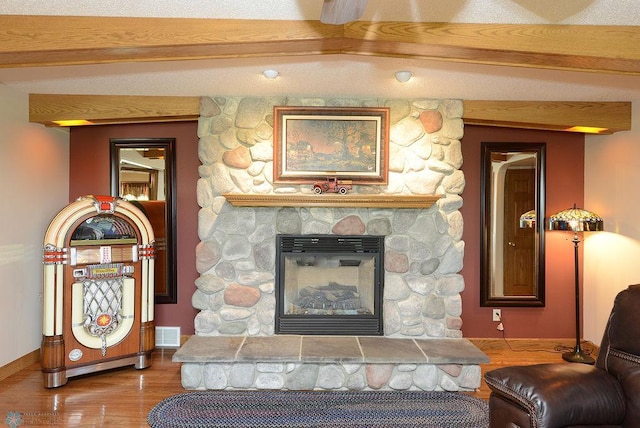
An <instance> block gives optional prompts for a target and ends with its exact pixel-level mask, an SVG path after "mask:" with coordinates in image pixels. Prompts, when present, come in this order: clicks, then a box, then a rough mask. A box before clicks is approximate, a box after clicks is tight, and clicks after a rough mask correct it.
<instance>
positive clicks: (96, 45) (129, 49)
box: [0, 15, 640, 74]
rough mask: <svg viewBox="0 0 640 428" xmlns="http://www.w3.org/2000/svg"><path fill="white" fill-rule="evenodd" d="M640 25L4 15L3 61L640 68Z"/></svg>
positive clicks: (0, 33)
mask: <svg viewBox="0 0 640 428" xmlns="http://www.w3.org/2000/svg"><path fill="white" fill-rule="evenodd" d="M637 46H640V26H594V25H521V24H455V23H416V22H365V21H356V22H351V23H347V24H345V25H328V24H322V23H321V22H319V21H270V20H229V19H194V18H179V19H178V18H126V17H69V16H31V15H29V16H16V15H3V16H0V67H35V66H46V65H72V64H100V63H114V62H140V61H175V60H188V59H215V58H238V57H264V56H269V57H273V56H296V55H323V54H336V53H338V54H339V53H343V54H350V55H375V56H388V57H411V58H428V59H438V60H444V61H462V62H468V63H479V64H493V65H504V66H518V67H528V68H547V69H559V70H581V71H593V72H606V73H620V74H640V49H638V48H637Z"/></svg>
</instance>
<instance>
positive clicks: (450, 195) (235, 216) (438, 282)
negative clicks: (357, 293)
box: [175, 97, 481, 389]
mask: <svg viewBox="0 0 640 428" xmlns="http://www.w3.org/2000/svg"><path fill="white" fill-rule="evenodd" d="M276 105H279V106H285V105H288V106H335V107H349V106H351V107H368V106H369V107H381V106H383V107H389V108H390V144H389V150H388V156H389V166H388V168H389V181H388V184H386V185H354V188H353V190H352V192H351V193H350V194H353V195H360V196H368V197H369V200H373V201H375V200H376V198H380V199H383V198H385V197H389V196H411V197H414V198H416V199H417V200H420V199H421V198H425V199H427V198H429V197H433V195H438V196H439V197H438V198H434V199H437V202H436V203H435V204H433V205H432V206H430V207H428V208H415V207H407V206H403V205H402V204H400V205H394V202H391V203H386V204H383V205H380V206H376V205H375V203H373V204H369V205H367V206H366V207H362V206H359V205H357V204H351V205H350V204H343V205H341V204H337V205H336V206H331V207H324V206H314V204H313V203H309V204H304V203H302V204H294V205H293V206H291V205H285V204H283V206H278V204H277V203H275V204H274V203H273V201H272V200H269V197H272V196H273V197H281V198H284V199H285V200H286V199H287V197H288V196H291V197H292V198H295V197H298V196H300V195H302V196H305V195H307V196H309V197H313V190H312V188H311V186H310V185H308V184H307V185H305V184H293V185H277V184H274V183H273V174H272V171H273V145H272V144H273V143H272V139H273V127H272V125H273V107H274V106H276ZM461 117H462V102H461V101H458V100H431V99H398V100H396V99H391V100H377V99H376V100H371V99H367V100H356V99H339V100H335V99H331V100H329V99H318V98H313V99H306V98H284V97H282V98H236V97H204V98H202V99H201V118H200V121H199V130H198V132H199V137H200V142H199V157H200V160H201V162H202V165H201V166H200V170H199V172H200V177H201V178H200V180H199V181H198V189H197V193H198V204H199V205H200V206H201V210H200V212H199V218H198V233H199V237H200V240H201V242H200V243H199V244H198V246H197V248H196V256H197V269H198V272H199V273H200V277H199V278H198V279H197V281H196V286H197V290H196V292H195V293H194V295H193V298H192V303H193V306H194V307H195V308H196V309H199V310H200V312H199V313H198V315H197V316H196V318H195V321H194V322H195V330H196V336H194V337H193V338H192V339H194V343H198V345H197V346H198V347H200V346H205V345H204V343H207V341H206V339H207V338H211V339H215V338H217V341H216V345H215V346H216V347H222V348H225V347H227V346H228V347H229V348H230V349H229V352H228V354H225V356H221V355H217V357H209V358H208V357H206V356H205V355H203V354H202V352H205V351H203V350H202V349H200V348H198V350H197V351H193V352H194V353H195V354H197V355H195V356H194V355H187V354H188V352H189V351H187V350H185V352H184V353H181V354H177V355H178V356H177V357H175V358H177V360H178V361H182V362H184V363H185V364H184V365H183V385H185V387H187V388H202V387H206V388H209V387H211V385H212V384H215V387H216V388H218V387H226V386H228V385H232V384H233V381H232V380H231V378H232V377H233V375H232V372H233V371H234V367H235V366H233V364H232V361H231V360H233V361H235V359H237V358H239V356H242V355H243V352H244V351H243V349H247V347H248V349H250V350H253V351H254V352H255V354H254V353H253V352H252V353H251V355H253V356H255V358H266V359H267V360H268V361H262V360H254V359H252V358H253V357H246V358H248V359H249V360H251V361H253V362H255V364H256V365H254V366H253V369H254V371H256V372H259V368H258V367H262V368H263V369H265V370H267V372H268V373H270V374H269V375H268V376H267V377H269V376H271V377H269V378H270V379H275V378H276V377H277V376H276V375H274V374H273V372H271V370H272V369H273V370H276V371H277V372H278V373H281V374H280V375H279V376H281V377H286V376H285V374H286V373H290V374H295V373H298V370H303V371H304V370H308V369H309V367H307V366H306V365H305V364H316V363H318V362H320V363H321V364H339V365H340V370H341V371H342V374H341V375H336V376H337V378H340V379H343V381H344V382H333V381H331V382H328V384H331V385H333V384H334V383H336V384H339V386H336V387H338V388H345V387H349V386H347V385H346V384H345V382H346V383H350V382H355V381H353V380H348V379H352V377H353V376H356V374H358V373H360V374H358V376H365V375H364V374H362V372H361V371H359V370H360V369H358V368H357V367H355V366H354V367H351V366H350V367H346V366H344V363H345V362H347V363H348V362H349V361H352V362H353V361H357V362H359V363H367V362H372V361H373V363H382V362H384V363H385V364H386V365H385V367H382V366H379V365H376V364H373V365H368V366H367V368H366V370H373V371H372V372H369V371H367V375H366V376H369V375H370V374H373V375H375V374H376V373H378V372H377V371H376V370H382V371H384V372H385V373H386V371H388V369H389V366H388V364H391V367H392V371H393V370H399V371H400V372H399V373H400V374H399V375H398V376H400V377H402V378H403V379H406V372H405V371H411V370H413V371H415V370H418V372H420V370H422V369H421V367H422V363H424V362H425V361H428V362H429V364H427V366H429V365H430V364H431V365H432V364H433V362H434V361H439V363H438V364H440V363H442V364H444V363H446V362H450V363H452V364H457V363H458V362H459V361H463V362H464V361H467V362H470V363H471V366H470V367H468V368H466V369H465V368H464V367H462V368H461V369H460V368H454V369H452V367H453V366H451V365H448V366H442V367H447V369H445V371H447V370H449V371H453V372H455V375H452V373H450V372H447V373H446V376H445V377H446V378H447V379H450V378H456V380H452V381H446V382H444V383H446V384H447V386H446V387H445V386H443V385H444V384H443V381H442V379H440V378H438V379H436V380H435V381H434V383H430V386H429V387H428V388H434V389H438V388H447V389H455V388H456V387H454V386H452V385H458V386H461V385H462V386H464V387H469V385H476V386H477V385H479V382H480V370H479V367H478V366H477V365H476V363H477V361H479V360H478V359H477V358H475V359H471V360H467V359H465V357H464V356H462V357H460V358H461V359H460V358H458V359H456V358H453V359H451V358H449V357H447V358H448V359H447V358H444V359H442V357H443V353H442V352H440V351H442V349H447V350H448V351H447V352H445V353H444V354H446V355H450V352H449V351H450V350H449V348H450V346H452V345H455V346H454V347H456V346H458V345H460V346H463V347H467V349H468V346H469V343H468V341H466V339H462V332H461V326H462V320H461V314H462V301H461V296H460V292H461V291H462V290H463V289H464V280H463V278H462V276H461V275H460V274H459V271H460V270H461V268H462V260H463V252H464V242H463V241H462V240H461V237H462V228H463V220H462V215H461V213H460V211H459V208H460V207H461V206H462V198H461V196H460V194H461V193H462V190H463V189H464V184H465V183H464V175H463V173H462V171H461V169H460V167H461V166H462V152H461V145H460V138H461V137H462V133H463V124H462V119H461ZM229 194H233V195H249V196H251V195H257V196H260V197H262V196H264V197H265V200H269V201H270V202H269V203H267V204H265V205H264V206H262V205H260V204H254V205H251V206H244V205H241V204H240V205H239V204H231V203H229V201H228V200H227V198H226V197H225V195H229ZM307 200H309V199H307ZM311 201H313V200H311ZM280 235H295V236H308V235H327V236H334V237H335V236H337V237H345V236H363V237H383V248H384V254H383V260H384V261H383V262H381V265H382V266H381V267H382V269H381V272H380V275H381V276H382V278H381V279H382V283H384V289H383V291H382V289H381V291H382V295H381V296H380V297H381V299H380V301H379V302H378V303H376V304H374V312H376V311H378V312H379V313H380V314H382V320H381V326H380V327H381V328H380V329H379V333H383V334H384V336H383V337H380V338H379V339H377V340H378V342H375V343H373V342H371V339H374V338H373V337H371V338H370V339H368V340H367V341H365V340H364V338H360V339H358V338H356V340H357V341H358V342H359V343H358V344H357V345H354V344H353V342H351V340H352V338H347V337H344V338H342V339H341V340H337V339H335V340H332V341H331V344H327V343H326V342H322V341H323V340H325V339H324V338H318V339H313V340H311V339H306V338H304V337H302V338H301V339H300V342H298V339H297V338H294V337H291V336H290V335H285V336H283V337H282V338H280V339H278V337H279V336H281V333H288V334H293V332H289V331H288V330H286V329H285V330H283V328H282V325H281V324H280V327H278V328H276V322H275V320H276V314H277V312H278V311H279V310H281V309H282V307H283V305H285V302H284V301H280V302H279V301H277V298H276V294H277V293H276V288H277V282H276V276H277V274H276V271H277V269H276V240H277V239H278V238H277V237H278V236H280ZM336 260H339V258H338V259H330V260H329V259H326V260H323V261H322V263H336ZM381 260H382V258H381ZM298 262H299V263H300V264H304V263H305V262H304V261H302V260H296V263H298ZM337 263H340V262H339V261H338V262H337ZM349 263H351V264H357V263H366V261H363V260H351V261H347V260H346V259H345V264H349ZM330 282H337V281H330ZM342 285H345V284H342ZM347 285H349V284H347ZM351 285H353V284H351ZM374 300H375V297H374ZM376 305H379V307H378V306H376ZM343 315H344V314H343ZM287 328H288V327H287ZM278 330H279V331H278ZM379 333H378V332H373V333H366V334H362V333H360V332H352V333H349V334H353V335H354V336H360V335H364V336H369V335H377V334H379ZM296 334H299V335H301V336H304V332H297V333H296ZM392 339H395V340H392ZM389 340H392V341H391V342H390V343H389V342H388V341H389ZM190 341H191V339H190ZM289 341H292V343H289ZM380 341H383V342H380ZM441 341H442V342H443V344H442V343H440V342H441ZM464 341H466V342H464ZM320 342H322V343H320ZM365 342H366V343H365ZM424 342H426V343H424ZM305 343H306V344H307V345H306V347H305ZM336 343H342V344H343V345H342V346H341V347H339V348H338V347H337V345H336ZM405 345H406V346H407V347H408V348H407V353H406V355H405V357H406V358H405V357H402V356H401V355H400V354H402V348H403V346H405ZM194 346H195V345H194ZM237 346H239V347H240V348H237ZM243 346H244V348H243ZM470 346H471V348H473V346H472V345H470ZM288 347H290V349H291V352H292V355H289V356H287V357H285V356H283V355H281V354H279V353H278V349H277V348H281V349H289V348H288ZM316 347H317V349H322V350H326V349H334V350H335V352H334V353H335V355H334V356H333V357H332V356H331V355H324V354H323V355H321V356H318V355H317V354H315V353H314V352H313V349H316ZM381 347H382V348H385V347H386V348H388V349H389V355H386V356H384V358H382V357H381V356H380V355H377V354H376V352H377V350H379V349H381ZM442 347H444V348H442ZM431 348H432V349H433V350H437V352H436V354H437V356H436V357H433V356H432V357H429V352H430V351H429V349H431ZM231 349H233V351H231ZM346 349H352V350H353V351H354V352H355V355H356V356H355V357H354V360H350V359H349V358H351V357H349V358H346V357H345V356H344V355H343V354H342V352H343V351H344V352H346ZM367 349H371V352H373V354H376V355H373V354H371V355H364V356H362V355H360V354H359V353H358V352H365V351H366V350H367ZM258 350H259V352H258ZM305 350H306V351H305ZM298 351H300V352H302V354H305V355H306V356H305V355H302V354H296V355H295V356H294V355H293V354H295V353H296V352H298ZM305 352H310V354H307V353H305ZM322 352H324V351H320V353H321V354H322ZM478 352H479V351H478ZM213 353H214V354H215V351H213ZM365 354H366V352H365ZM394 354H395V355H396V357H393V355H394ZM480 354H481V353H480ZM268 355H271V357H268ZM265 356H267V357H265ZM476 357H477V355H476ZM394 358H395V361H396V362H395V363H394V362H393V361H394ZM425 358H426V360H425ZM274 360H275V361H277V362H278V363H283V362H284V361H286V362H288V364H290V365H287V364H285V365H284V366H283V367H280V366H279V367H277V368H274V367H272V366H271V364H273V363H274ZM245 362H246V361H245ZM192 363H193V364H194V365H192ZM210 364H213V365H215V369H214V366H211V365H210ZM229 364H231V366H230V365H229ZM347 365H348V364H347ZM411 365H413V369H411V367H410V366H411ZM323 367H324V366H323ZM363 367H364V366H363ZM393 367H395V369H393ZM442 367H441V368H442ZM321 368H322V367H321ZM334 368H335V367H334ZM432 369H433V370H436V368H434V367H431V368H428V370H427V371H430V370H432ZM207 370H208V371H209V374H208V375H207ZM212 370H213V371H215V373H216V374H215V379H217V380H219V379H223V378H224V379H226V380H225V381H220V382H217V381H216V382H214V381H213V380H211V378H210V377H211V376H212V374H211V371H212ZM362 370H364V368H362ZM425 370H426V369H425ZM392 371H390V372H389V376H392V375H391V373H392ZM436 371H437V372H438V373H440V372H439V371H438V370H436ZM298 374H299V373H298ZM423 374H424V373H423ZM440 375H441V377H442V376H444V375H442V373H440ZM207 376H209V380H208V381H207ZM265 376H266V375H265ZM296 376H297V375H296ZM385 376H386V375H385ZM415 376H418V377H419V376H422V375H420V374H417V375H415ZM415 376H414V378H415ZM430 376H431V375H430ZM374 377H376V376H374ZM383 377H384V376H383ZM436 377H437V376H436ZM460 377H461V379H458V378H460ZM257 379H258V377H256V378H255V379H253V383H247V384H246V385H251V387H258V388H259V387H261V386H260V385H263V386H264V385H265V383H262V384H260V382H258V380H257ZM470 379H471V380H470ZM387 380H389V379H387ZM207 382H208V384H207ZM367 382H368V381H367ZM367 382H364V384H365V385H364V386H362V387H366V384H367ZM356 383H358V385H362V384H363V383H362V382H356ZM405 383H406V382H405ZM417 383H420V382H419V381H410V382H409V384H408V385H409V386H407V388H415V387H416V384H417ZM259 384H260V385H259ZM286 384H287V381H286V380H282V379H280V381H274V382H267V383H266V385H268V386H266V387H269V388H278V387H286V386H285V385H286ZM368 384H369V386H371V385H372V383H368ZM373 384H376V385H377V383H376V382H373ZM225 385H226V386H225ZM246 385H245V386H246ZM386 385H387V386H384V387H389V384H386ZM317 387H322V386H319V384H316V383H313V382H308V383H305V385H304V388H307V389H308V388H317ZM377 387H383V386H377ZM419 388H421V389H425V388H424V387H422V386H420V387H419Z"/></svg>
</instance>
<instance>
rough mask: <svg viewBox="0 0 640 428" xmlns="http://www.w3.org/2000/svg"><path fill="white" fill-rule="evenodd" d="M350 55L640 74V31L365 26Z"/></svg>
mask: <svg viewBox="0 0 640 428" xmlns="http://www.w3.org/2000/svg"><path fill="white" fill-rule="evenodd" d="M345 38H346V40H348V41H352V42H354V41H360V42H361V43H359V44H355V45H354V46H353V51H352V52H351V51H349V52H347V50H346V49H345V53H351V54H358V53H360V54H365V53H368V54H371V55H378V56H403V57H411V58H429V59H437V60H447V61H460V62H468V63H477V64H492V65H503V66H516V67H527V68H548V69H560V70H583V71H595V72H607V73H621V74H639V73H640V50H639V49H638V48H637V46H638V45H639V44H640V27H638V26H596V25H519V24H455V23H412V22H362V21H357V22H353V23H349V24H347V25H345Z"/></svg>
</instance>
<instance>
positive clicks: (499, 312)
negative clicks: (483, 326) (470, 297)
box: [492, 309, 502, 322]
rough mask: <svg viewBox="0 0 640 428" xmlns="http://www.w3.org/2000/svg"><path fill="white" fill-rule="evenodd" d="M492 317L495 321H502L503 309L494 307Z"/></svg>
mask: <svg viewBox="0 0 640 428" xmlns="http://www.w3.org/2000/svg"><path fill="white" fill-rule="evenodd" d="M492 317H493V318H492V319H493V320H494V321H497V322H500V320H502V310H501V309H494V310H493V312H492Z"/></svg>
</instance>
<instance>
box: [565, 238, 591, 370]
mask: <svg viewBox="0 0 640 428" xmlns="http://www.w3.org/2000/svg"><path fill="white" fill-rule="evenodd" d="M579 243H580V239H579V238H578V233H577V232H574V234H573V250H574V251H573V252H574V266H575V275H576V290H575V295H576V347H575V348H574V349H573V352H565V353H564V354H562V359H563V360H565V361H569V362H571V363H584V364H594V363H595V360H594V359H593V358H592V357H591V356H589V355H586V354H585V353H583V352H582V347H581V346H580V269H579V266H578V262H579V260H578V244H579Z"/></svg>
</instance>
